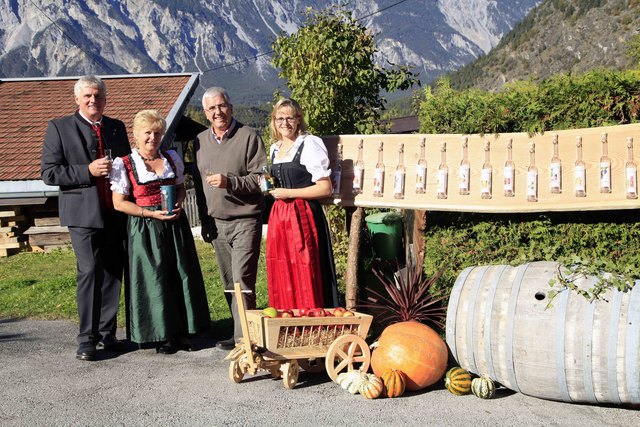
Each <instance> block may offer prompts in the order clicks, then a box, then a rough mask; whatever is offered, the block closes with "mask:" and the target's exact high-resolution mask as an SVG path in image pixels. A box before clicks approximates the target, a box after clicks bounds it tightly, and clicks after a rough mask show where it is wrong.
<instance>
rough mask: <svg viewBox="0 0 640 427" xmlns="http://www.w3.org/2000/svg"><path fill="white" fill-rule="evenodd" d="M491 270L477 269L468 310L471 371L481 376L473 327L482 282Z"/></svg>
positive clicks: (485, 267) (485, 268)
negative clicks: (475, 349) (474, 344)
mask: <svg viewBox="0 0 640 427" xmlns="http://www.w3.org/2000/svg"><path fill="white" fill-rule="evenodd" d="M488 269H489V267H488V266H484V267H480V268H478V269H477V273H476V278H475V281H474V282H473V291H472V293H471V300H470V301H469V310H467V351H468V353H469V366H470V371H471V372H475V373H476V374H478V375H480V374H483V373H484V372H478V366H477V365H476V352H475V351H473V350H474V348H475V347H474V346H473V326H474V325H475V324H476V322H475V314H476V307H477V306H478V295H479V294H480V289H481V288H482V281H483V279H484V275H485V273H486V272H487V270H488Z"/></svg>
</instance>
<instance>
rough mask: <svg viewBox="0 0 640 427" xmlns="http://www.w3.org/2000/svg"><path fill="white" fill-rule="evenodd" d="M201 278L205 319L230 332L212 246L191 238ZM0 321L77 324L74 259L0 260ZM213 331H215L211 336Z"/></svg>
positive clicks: (260, 291) (263, 290)
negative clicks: (208, 317) (16, 319)
mask: <svg viewBox="0 0 640 427" xmlns="http://www.w3.org/2000/svg"><path fill="white" fill-rule="evenodd" d="M196 248H197V250H198V258H199V259H200V267H201V269H202V274H203V276H204V280H205V288H206V291H207V300H208V302H209V311H210V313H211V320H212V322H213V323H214V329H216V328H215V325H216V324H217V325H218V326H219V328H217V329H224V332H223V331H220V333H221V335H224V334H225V333H228V331H230V328H231V322H230V317H231V313H230V312H229V308H228V306H227V302H226V300H225V298H224V294H223V292H222V284H221V281H220V276H219V274H218V264H217V262H216V258H215V254H214V253H213V248H212V247H211V245H210V244H208V243H204V242H203V241H202V240H196ZM256 287H257V300H258V302H257V304H258V307H261V308H262V307H266V305H267V276H266V269H265V264H264V244H263V247H262V256H261V257H260V261H259V263H258V280H257V285H256ZM0 317H21V318H24V317H30V318H39V319H69V320H73V321H77V320H78V313H77V310H76V257H75V255H74V253H73V250H71V248H69V249H61V250H56V251H54V252H52V253H49V254H44V253H26V252H25V253H20V254H16V255H12V256H10V257H5V258H0ZM124 321H125V317H124V297H123V298H121V300H120V312H119V316H118V324H119V326H124ZM214 333H215V332H214Z"/></svg>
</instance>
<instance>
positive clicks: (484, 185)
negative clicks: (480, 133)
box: [480, 141, 493, 199]
mask: <svg viewBox="0 0 640 427" xmlns="http://www.w3.org/2000/svg"><path fill="white" fill-rule="evenodd" d="M489 144H490V143H489V141H485V142H484V163H483V164H482V170H480V197H481V198H483V199H490V198H491V184H492V182H491V181H492V178H493V176H492V175H493V168H492V167H491V161H490V158H489V156H490V152H489Z"/></svg>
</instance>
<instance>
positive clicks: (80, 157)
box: [40, 111, 131, 228]
mask: <svg viewBox="0 0 640 427" xmlns="http://www.w3.org/2000/svg"><path fill="white" fill-rule="evenodd" d="M102 141H103V143H104V144H105V148H111V150H112V156H113V157H114V158H115V157H122V156H126V155H127V154H129V153H130V152H131V146H130V145H129V138H128V136H127V130H126V128H125V125H124V123H123V122H121V121H120V120H116V119H112V118H109V117H107V116H103V117H102ZM97 155H98V139H97V137H96V134H95V132H94V131H93V130H92V129H91V125H90V124H89V122H87V120H85V119H84V118H83V117H82V116H81V115H80V113H79V112H77V111H76V113H75V114H73V115H71V116H66V117H61V118H59V119H54V120H51V121H50V122H49V124H48V126H47V133H46V135H45V138H44V145H43V146H42V159H41V162H40V170H41V174H42V180H43V181H44V183H45V184H47V185H57V186H59V187H60V196H59V198H58V208H59V215H60V224H61V225H66V226H72V227H74V226H75V227H87V228H102V227H103V226H104V218H103V217H102V213H101V211H100V202H99V199H98V187H97V185H96V182H97V178H95V177H93V176H91V174H90V173H89V163H91V162H92V161H94V160H95V159H96V157H97ZM114 215H115V213H114Z"/></svg>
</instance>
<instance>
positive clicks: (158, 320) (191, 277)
mask: <svg viewBox="0 0 640 427" xmlns="http://www.w3.org/2000/svg"><path fill="white" fill-rule="evenodd" d="M165 129H166V122H165V120H164V118H163V117H162V116H161V115H160V114H159V113H158V112H157V111H155V110H143V111H140V112H139V113H138V114H136V116H135V118H134V121H133V136H134V141H135V144H134V145H135V149H134V150H132V152H131V154H130V155H128V156H126V157H118V158H116V159H115V160H114V161H113V169H112V171H111V175H110V179H111V190H112V192H113V204H114V207H115V208H116V210H118V211H121V212H124V213H126V214H127V215H129V223H128V232H129V266H130V269H129V270H130V275H131V280H130V291H129V302H128V304H129V307H128V309H129V310H128V312H129V317H128V319H127V327H128V328H129V332H130V335H131V340H132V341H133V342H135V343H138V344H149V343H153V344H155V345H156V350H157V352H158V353H163V354H173V353H175V352H176V351H178V350H191V349H192V348H191V342H190V340H189V336H191V335H194V334H198V333H201V332H204V331H206V330H207V329H209V326H210V322H211V319H210V317H209V306H208V304H207V296H206V293H205V289H204V281H203V279H202V271H201V270H200V263H199V262H198V256H197V253H196V248H195V243H194V241H193V235H192V234H191V229H190V228H189V222H188V221H187V218H186V216H185V215H183V214H182V202H183V200H184V198H185V195H186V191H185V189H184V185H183V181H184V174H183V172H184V164H183V162H182V160H181V159H180V157H179V156H178V154H177V153H176V152H175V151H173V150H169V151H160V144H161V141H162V135H163V134H164V131H165ZM164 186H174V188H175V204H174V206H173V209H168V208H164V209H163V207H162V194H161V187H164Z"/></svg>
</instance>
